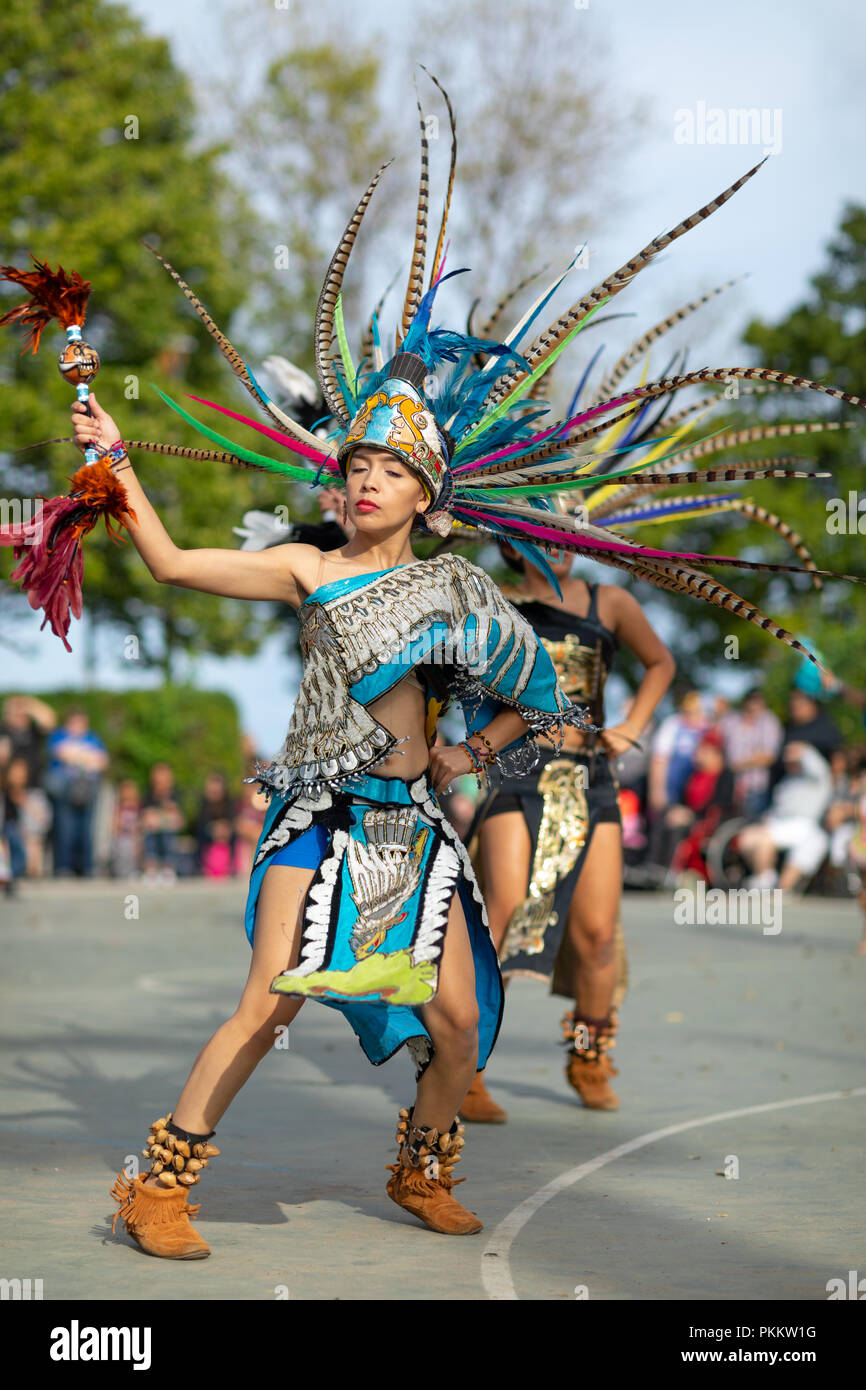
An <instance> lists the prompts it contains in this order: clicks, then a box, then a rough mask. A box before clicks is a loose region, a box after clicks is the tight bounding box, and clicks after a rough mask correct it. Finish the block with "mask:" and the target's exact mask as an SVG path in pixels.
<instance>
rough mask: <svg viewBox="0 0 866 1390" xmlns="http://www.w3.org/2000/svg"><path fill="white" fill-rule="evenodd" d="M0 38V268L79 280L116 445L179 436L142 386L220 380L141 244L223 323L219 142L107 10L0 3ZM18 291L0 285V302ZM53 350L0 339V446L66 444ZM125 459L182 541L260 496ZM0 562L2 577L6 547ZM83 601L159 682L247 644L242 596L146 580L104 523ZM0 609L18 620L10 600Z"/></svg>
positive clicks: (49, 472)
mask: <svg viewBox="0 0 866 1390" xmlns="http://www.w3.org/2000/svg"><path fill="white" fill-rule="evenodd" d="M0 47H2V51H3V54H4V60H5V72H4V75H3V77H2V80H0V180H2V186H3V192H4V197H3V211H2V220H0V259H2V261H3V262H4V263H6V264H14V265H18V266H26V265H29V260H28V256H27V253H28V252H31V251H32V252H33V253H34V254H35V255H37V256H38V257H39V259H41V260H47V261H48V262H49V263H50V264H51V265H56V264H57V263H58V262H60V263H62V264H63V265H64V266H65V267H66V268H67V269H69V268H74V269H76V270H78V271H80V272H81V274H82V275H84V277H85V278H86V279H89V280H90V281H91V282H92V284H93V291H92V297H91V301H90V312H89V314H88V321H87V328H86V336H87V337H88V339H89V340H90V341H92V342H93V344H94V346H95V347H96V348H97V349H98V351H99V353H100V356H101V359H102V370H101V372H100V375H99V378H98V381H97V383H96V391H97V395H98V397H99V399H100V400H101V401H102V402H103V404H104V405H105V406H106V407H107V408H108V409H109V410H110V411H111V413H112V414H114V416H115V418H116V419H117V421H118V423H119V425H120V428H121V430H122V431H123V433H124V434H125V435H126V437H128V438H139V439H157V440H158V439H166V438H168V439H173V440H175V441H177V442H180V443H187V444H188V443H192V442H193V439H194V437H192V436H191V435H190V433H189V431H185V430H184V428H183V427H181V426H180V425H179V422H178V421H177V420H176V417H175V416H174V415H172V414H171V413H170V412H169V411H167V410H166V408H165V406H164V405H163V404H162V402H161V401H160V400H159V398H158V397H157V396H156V395H155V393H154V392H153V391H152V390H151V389H150V387H149V383H150V382H151V381H154V382H157V383H158V384H159V385H160V386H162V387H163V388H164V389H168V390H169V392H170V393H171V394H173V395H177V394H179V393H180V392H182V391H183V389H184V387H185V385H186V383H187V382H190V383H194V387H193V389H195V390H196V391H197V392H199V393H201V394H202V395H205V396H206V395H208V394H209V393H211V392H214V393H216V394H217V395H218V396H220V397H221V398H222V399H226V397H227V395H230V394H231V393H232V388H233V383H232V387H229V390H228V391H227V386H228V381H227V378H228V376H229V373H228V368H227V367H226V366H225V364H224V363H223V362H222V359H221V357H220V356H219V354H218V352H217V351H216V350H215V348H214V346H213V344H212V342H211V340H210V338H209V336H208V335H207V333H206V332H205V330H204V329H203V328H202V327H201V326H200V324H199V322H198V320H197V318H196V317H195V316H194V315H193V314H192V312H191V310H190V309H189V306H188V305H187V304H186V301H185V300H184V298H183V296H182V295H181V294H180V293H179V291H178V290H177V288H176V287H175V286H174V285H173V283H172V282H171V280H170V279H169V278H168V276H167V275H166V273H165V271H164V270H163V269H162V267H161V266H160V265H159V264H158V262H157V261H156V260H155V259H154V258H153V257H152V256H151V255H150V254H149V253H148V252H147V251H146V250H145V249H144V248H143V247H142V245H141V244H140V242H141V239H144V240H146V241H148V242H150V243H151V244H154V245H155V246H157V247H158V248H159V249H160V251H161V252H162V254H163V255H165V256H166V257H167V259H169V260H170V261H171V262H172V263H173V264H174V265H175V266H176V267H177V269H178V270H179V271H180V272H181V273H182V274H183V275H184V277H185V278H186V279H187V280H188V281H189V283H190V284H191V285H192V286H193V287H194V288H196V289H198V290H199V291H200V293H201V295H202V296H203V298H204V299H205V301H206V303H207V305H208V307H209V309H210V310H211V312H212V313H213V314H214V317H215V318H216V320H217V321H218V322H221V323H224V324H225V325H226V326H228V321H229V320H230V319H231V315H232V312H233V310H234V309H235V308H236V307H237V306H238V305H240V304H242V303H243V300H244V297H245V295H246V293H247V288H248V274H247V271H246V266H247V265H248V263H249V261H250V259H251V252H250V248H251V245H252V244H253V243H254V241H255V237H256V220H255V217H254V216H253V214H252V212H251V210H250V208H249V206H248V204H247V202H246V200H245V198H244V197H243V195H242V194H240V193H239V192H238V190H237V189H236V188H234V186H233V185H232V184H231V182H230V181H229V179H228V178H227V177H226V175H225V174H224V173H223V172H222V171H221V169H220V158H221V155H222V154H223V150H222V149H221V148H220V147H219V146H204V147H203V146H202V145H201V144H200V143H199V142H197V138H196V125H195V115H196V112H195V106H194V102H193V99H192V95H191V92H190V86H189V83H188V81H187V79H186V78H185V77H184V75H183V74H182V73H181V72H180V71H179V70H178V69H177V67H176V66H175V64H174V62H173V61H172V58H171V54H170V50H169V46H168V44H167V42H166V41H165V40H164V39H161V38H153V37H150V36H148V35H146V34H145V33H144V32H143V30H142V27H141V24H140V22H139V21H138V20H137V19H136V18H134V17H133V16H132V15H131V14H130V13H129V11H128V10H126V9H125V8H124V7H123V6H119V5H114V4H107V3H104V2H103V0H70V3H68V4H66V5H63V6H57V5H53V4H50V3H36V4H34V3H33V0H8V3H7V4H6V5H5V6H4V7H3V9H2V11H0ZM20 298H21V292H20V290H17V289H16V287H15V286H13V285H11V284H5V285H4V286H3V300H2V302H3V304H4V305H9V304H13V303H15V302H16V300H17V299H20ZM61 343H62V337H61V335H60V333H59V331H58V330H56V329H53V328H49V329H48V330H46V332H45V335H44V337H43V347H42V349H41V350H40V353H39V355H38V356H37V357H36V358H34V357H33V356H32V355H30V354H27V355H26V356H21V355H20V348H21V334H20V332H19V331H17V330H10V329H7V330H5V331H4V333H3V336H2V341H0V380H2V386H3V397H4V412H3V428H2V440H0V443H2V446H3V447H4V448H6V449H10V450H14V449H15V448H16V447H17V448H23V447H24V446H26V445H29V444H30V443H32V442H35V441H38V440H40V439H46V438H48V439H51V438H54V437H56V436H57V435H60V434H65V433H68V429H69V417H68V414H67V412H68V410H69V406H70V404H71V400H70V391H69V388H68V386H65V385H64V384H63V383H62V382H61V380H60V378H59V376H58V375H57V373H56V371H55V370H54V367H53V363H52V356H53V354H54V353H55V352H56V351H57V350H58V349H59V347H60V345H61ZM237 395H240V392H239V391H238V392H237ZM80 463H81V455H80V454H79V453H78V452H77V451H76V450H75V449H74V448H73V446H72V445H71V444H67V445H61V444H54V445H51V446H45V447H43V448H41V449H34V450H28V451H27V452H24V453H10V454H6V455H5V456H4V457H3V458H2V460H0V485H2V488H3V492H4V494H5V495H7V496H8V495H12V494H13V493H14V494H18V495H20V494H24V495H29V496H31V497H32V496H34V495H36V494H38V493H44V494H45V495H52V494H53V493H56V492H58V491H61V492H62V491H63V490H65V488H66V487H67V486H68V481H67V480H68V478H69V477H71V475H72V473H73V472H74V471H75V468H76V467H78V465H79V464H80ZM135 463H136V465H137V469H138V470H139V471H140V476H141V478H142V481H143V482H144V485H145V487H146V490H147V492H148V495H149V497H150V498H151V500H152V501H153V503H154V506H155V507H156V509H157V511H158V513H159V515H160V517H161V518H162V520H163V521H164V523H165V525H166V527H167V529H168V531H169V534H170V535H171V536H172V538H173V539H174V540H175V542H176V543H177V544H178V545H180V546H184V547H191V546H202V545H204V546H207V545H226V544H227V543H229V537H228V536H227V534H226V531H227V528H226V520H227V518H229V517H231V518H234V517H236V516H239V514H240V512H241V510H242V509H243V507H244V506H245V505H246V506H249V505H252V504H254V502H255V501H256V499H257V498H260V497H263V496H264V495H265V494H264V493H263V492H262V490H261V484H260V482H259V477H258V475H255V474H252V473H247V472H244V473H243V474H241V473H239V472H233V471H232V470H231V469H229V468H225V469H223V470H222V471H220V470H219V469H218V468H216V467H214V466H211V465H208V464H205V463H187V462H181V461H180V460H173V459H164V458H161V457H158V456H154V455H143V454H139V455H138V457H137V458H136V460H135ZM0 563H2V564H3V566H4V570H3V573H4V574H8V572H9V570H10V569H11V568H12V566H13V561H12V557H11V551H9V550H7V549H4V551H3V552H2V557H0ZM85 603H86V607H87V610H88V613H89V615H90V616H91V618H92V619H93V620H94V621H95V622H96V623H97V624H99V625H103V624H104V625H111V629H112V631H114V632H116V633H117V646H118V660H119V661H120V660H121V659H122V652H121V645H122V641H123V637H124V636H125V634H127V633H130V632H132V633H135V634H136V635H137V636H138V637H139V639H140V642H141V659H142V661H143V663H144V664H147V665H156V666H161V667H162V669H163V671H164V673H165V675H166V677H167V678H169V677H170V676H171V674H172V673H173V671H174V670H175V669H176V666H177V658H178V655H179V653H180V652H181V651H185V652H188V653H195V652H199V651H207V652H210V653H214V654H217V655H224V654H228V653H232V652H240V653H250V652H253V651H255V650H256V648H257V647H258V645H259V644H260V641H261V640H262V637H263V636H264V630H265V626H266V624H265V623H264V622H263V619H262V616H261V613H260V612H257V611H256V610H255V609H254V608H251V607H250V605H248V604H238V603H232V602H231V601H228V600H218V599H215V598H213V597H212V596H209V595H204V594H198V593H194V592H191V591H190V592H187V591H181V590H172V589H169V588H164V587H161V586H158V585H156V584H155V583H154V581H153V580H152V579H151V577H150V575H149V573H148V572H147V570H146V568H145V567H144V565H143V564H142V563H141V560H140V559H139V557H138V555H137V553H136V552H135V550H134V547H133V546H132V545H131V544H130V543H128V542H127V543H126V544H124V545H121V546H117V545H115V544H113V543H112V542H111V541H110V540H109V539H108V537H107V536H106V534H105V531H104V528H100V533H99V534H97V533H93V535H91V537H90V538H88V540H87V541H86V543H85ZM8 606H9V605H8V604H6V605H4V609H5V608H6V607H8ZM17 607H18V611H21V612H26V611H27V609H26V603H25V600H24V599H23V596H19V600H18V605H17ZM47 631H48V629H47V628H46V632H47ZM7 632H8V629H7ZM153 632H155V633H158V634H159V635H158V637H157V638H156V639H151V638H149V634H150V633H153ZM7 640H8V638H7ZM51 640H55V639H54V638H52V639H51Z"/></svg>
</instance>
